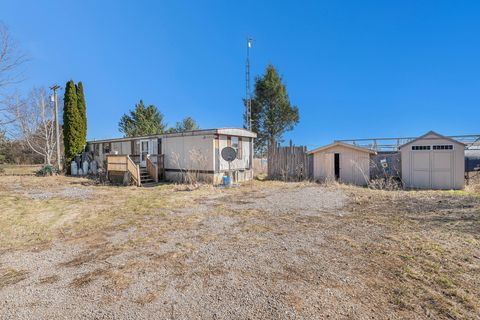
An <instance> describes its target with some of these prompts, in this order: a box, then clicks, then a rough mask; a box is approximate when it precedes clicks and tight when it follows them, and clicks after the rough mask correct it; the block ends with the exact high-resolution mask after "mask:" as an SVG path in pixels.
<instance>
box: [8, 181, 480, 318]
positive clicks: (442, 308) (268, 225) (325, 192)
mask: <svg viewBox="0 0 480 320" xmlns="http://www.w3.org/2000/svg"><path fill="white" fill-rule="evenodd" d="M0 208H1V209H0V210H1V213H0V319H326V318H331V319H480V194H479V193H475V192H465V191H455V192H454V191H422V192H420V191H381V190H370V189H366V188H358V187H351V186H342V185H329V186H322V185H318V184H310V183H280V182H260V181H255V182H252V183H247V184H244V185H242V186H240V187H238V188H232V189H221V188H214V187H211V186H203V187H200V188H199V189H197V190H194V191H187V189H186V188H184V187H183V186H176V185H168V184H166V185H160V186H157V187H153V188H135V187H114V186H102V185H96V184H95V183H93V182H92V181H90V180H87V179H80V178H66V177H48V178H39V177H29V176H1V177H0Z"/></svg>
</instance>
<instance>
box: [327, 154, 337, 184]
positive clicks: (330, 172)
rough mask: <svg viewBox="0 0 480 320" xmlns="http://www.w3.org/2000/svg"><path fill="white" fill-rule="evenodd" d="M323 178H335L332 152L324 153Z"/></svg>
mask: <svg viewBox="0 0 480 320" xmlns="http://www.w3.org/2000/svg"><path fill="white" fill-rule="evenodd" d="M324 159H325V179H327V180H333V179H335V161H334V154H333V153H326V154H325V158H324Z"/></svg>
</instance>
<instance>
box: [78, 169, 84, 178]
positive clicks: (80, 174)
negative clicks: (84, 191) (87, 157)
mask: <svg viewBox="0 0 480 320" xmlns="http://www.w3.org/2000/svg"><path fill="white" fill-rule="evenodd" d="M78 175H79V176H83V170H82V168H80V169H78Z"/></svg>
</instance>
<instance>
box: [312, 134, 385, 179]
mask: <svg viewBox="0 0 480 320" xmlns="http://www.w3.org/2000/svg"><path fill="white" fill-rule="evenodd" d="M308 154H310V155H311V156H312V157H313V179H314V180H316V181H328V180H330V181H333V180H337V181H341V182H344V183H351V184H356V185H362V186H364V185H367V184H368V181H369V180H370V156H371V155H374V154H376V152H375V151H373V150H370V149H366V148H361V147H358V146H354V145H351V144H348V143H343V142H334V143H332V144H329V145H326V146H323V147H320V148H317V149H314V150H311V151H309V152H308Z"/></svg>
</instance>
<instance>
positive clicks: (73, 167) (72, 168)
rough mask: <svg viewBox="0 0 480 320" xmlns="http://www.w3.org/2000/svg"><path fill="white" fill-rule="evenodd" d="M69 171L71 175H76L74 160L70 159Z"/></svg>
mask: <svg viewBox="0 0 480 320" xmlns="http://www.w3.org/2000/svg"><path fill="white" fill-rule="evenodd" d="M70 173H71V174H72V176H76V175H77V174H78V168H77V163H76V162H75V161H72V163H71V164H70Z"/></svg>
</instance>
